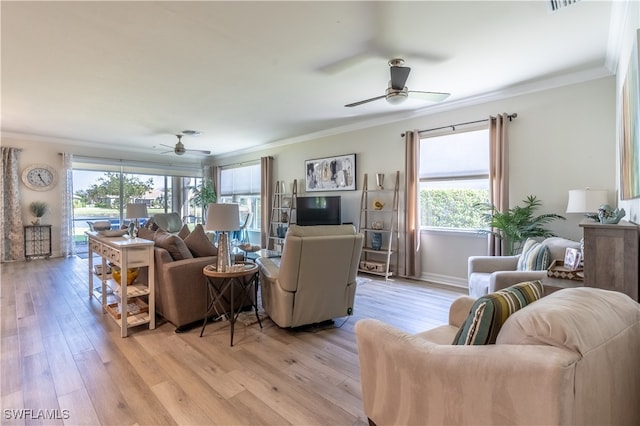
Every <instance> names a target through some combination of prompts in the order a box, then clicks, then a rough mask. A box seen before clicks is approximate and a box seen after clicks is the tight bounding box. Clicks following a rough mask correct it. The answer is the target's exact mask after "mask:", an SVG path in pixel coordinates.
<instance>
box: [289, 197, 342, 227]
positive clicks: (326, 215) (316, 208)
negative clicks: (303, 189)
mask: <svg viewBox="0 0 640 426" xmlns="http://www.w3.org/2000/svg"><path fill="white" fill-rule="evenodd" d="M340 219H341V216H340V196H338V195H332V196H319V197H297V198H296V224H298V225H301V226H311V225H340Z"/></svg>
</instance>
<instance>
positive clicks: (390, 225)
mask: <svg viewBox="0 0 640 426" xmlns="http://www.w3.org/2000/svg"><path fill="white" fill-rule="evenodd" d="M394 177H395V180H394V182H393V186H390V187H389V188H388V189H387V188H380V187H377V186H376V187H375V188H371V189H369V184H368V176H367V174H366V173H365V175H364V182H363V184H362V199H361V201H360V221H359V222H358V232H361V233H362V234H364V247H363V248H362V254H361V256H360V265H359V268H358V270H359V271H360V272H365V273H367V274H373V275H380V276H383V277H384V278H385V279H388V278H389V277H390V276H392V275H393V271H392V264H393V263H395V265H396V266H397V264H398V237H399V233H398V219H399V217H398V190H399V185H400V172H399V171H397V172H396V173H395V176H394ZM392 256H393V259H392Z"/></svg>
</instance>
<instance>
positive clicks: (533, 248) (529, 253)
mask: <svg viewBox="0 0 640 426" xmlns="http://www.w3.org/2000/svg"><path fill="white" fill-rule="evenodd" d="M550 262H551V253H550V252H549V247H547V246H546V245H544V244H542V243H539V242H537V241H536V240H533V239H531V238H529V239H527V241H525V243H524V246H522V253H521V254H520V258H518V266H517V269H518V271H544V270H545V269H547V268H548V267H549V264H550Z"/></svg>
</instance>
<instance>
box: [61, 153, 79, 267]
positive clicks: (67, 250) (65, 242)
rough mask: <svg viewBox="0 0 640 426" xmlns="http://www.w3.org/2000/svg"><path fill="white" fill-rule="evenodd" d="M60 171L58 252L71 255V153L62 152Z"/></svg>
mask: <svg viewBox="0 0 640 426" xmlns="http://www.w3.org/2000/svg"><path fill="white" fill-rule="evenodd" d="M61 156H62V173H60V178H61V179H60V189H61V191H60V196H61V197H62V199H61V201H60V205H61V206H62V208H61V212H60V214H61V215H62V217H61V218H60V219H61V222H60V254H61V255H62V256H64V257H67V256H73V255H74V254H75V252H76V250H75V242H74V235H73V155H72V154H70V153H66V152H64V153H62V154H61Z"/></svg>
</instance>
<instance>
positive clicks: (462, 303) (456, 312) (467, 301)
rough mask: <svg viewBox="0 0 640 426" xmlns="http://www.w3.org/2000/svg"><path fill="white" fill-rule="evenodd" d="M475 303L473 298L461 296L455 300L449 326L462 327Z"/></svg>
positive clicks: (450, 313)
mask: <svg viewBox="0 0 640 426" xmlns="http://www.w3.org/2000/svg"><path fill="white" fill-rule="evenodd" d="M475 301H476V299H475V298H473V297H471V296H460V297H458V298H457V299H456V300H454V301H453V303H452V304H451V307H450V308H449V325H452V326H454V327H462V324H463V323H464V322H465V321H466V319H467V317H468V316H469V312H470V311H471V307H472V306H473V303H474V302H475Z"/></svg>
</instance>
